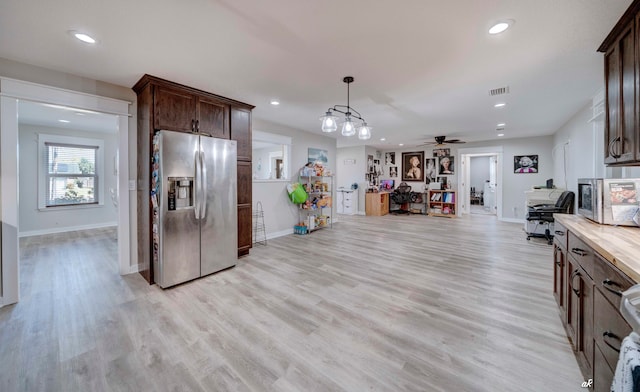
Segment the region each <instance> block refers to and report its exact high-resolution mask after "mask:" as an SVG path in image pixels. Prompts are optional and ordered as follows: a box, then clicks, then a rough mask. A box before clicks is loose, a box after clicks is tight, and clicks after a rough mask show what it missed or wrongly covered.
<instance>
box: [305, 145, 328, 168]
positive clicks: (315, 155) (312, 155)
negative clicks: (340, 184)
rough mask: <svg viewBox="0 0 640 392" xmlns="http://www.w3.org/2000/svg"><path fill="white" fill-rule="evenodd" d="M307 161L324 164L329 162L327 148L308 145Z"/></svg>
mask: <svg viewBox="0 0 640 392" xmlns="http://www.w3.org/2000/svg"><path fill="white" fill-rule="evenodd" d="M308 162H309V163H316V162H320V163H322V164H323V165H324V166H326V165H327V163H329V152H328V151H327V150H321V149H319V148H311V147H309V160H308Z"/></svg>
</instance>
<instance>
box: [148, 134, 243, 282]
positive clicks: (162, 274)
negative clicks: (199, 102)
mask: <svg viewBox="0 0 640 392" xmlns="http://www.w3.org/2000/svg"><path fill="white" fill-rule="evenodd" d="M154 150H155V151H154V157H155V158H154V160H156V161H157V165H156V167H157V179H156V182H157V186H156V191H155V194H156V197H157V210H156V211H157V212H158V214H157V216H156V217H155V219H154V221H155V222H157V224H154V227H153V230H154V248H155V247H157V248H156V249H154V250H155V251H156V252H157V257H154V260H153V263H154V265H153V267H154V280H155V282H156V284H158V285H159V286H160V287H162V288H166V287H170V286H174V285H176V284H179V283H182V282H186V281H189V280H192V279H195V278H198V277H200V276H205V275H208V274H211V273H214V272H217V271H220V270H223V269H225V268H229V267H232V266H234V265H236V260H237V243H238V230H237V227H238V219H237V216H238V212H237V197H236V195H237V167H236V164H237V162H236V160H237V158H236V156H237V149H236V141H234V140H224V139H217V138H212V137H207V136H202V135H197V134H188V133H181V132H172V131H159V132H158V133H157V134H156V135H155V138H154ZM155 176H156V174H155V173H154V177H155ZM152 202H153V200H152ZM154 214H155V212H154Z"/></svg>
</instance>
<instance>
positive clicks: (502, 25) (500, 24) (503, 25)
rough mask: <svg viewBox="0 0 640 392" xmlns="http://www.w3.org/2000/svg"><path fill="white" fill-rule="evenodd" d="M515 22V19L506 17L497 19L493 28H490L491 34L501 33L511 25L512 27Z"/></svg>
mask: <svg viewBox="0 0 640 392" xmlns="http://www.w3.org/2000/svg"><path fill="white" fill-rule="evenodd" d="M514 23H515V20H513V19H504V20H499V21H497V22H496V23H495V24H494V25H493V26H491V28H490V29H489V34H491V35H496V34H500V33H502V32H503V31H505V30H506V29H508V28H509V27H511V26H512V25H513V24H514Z"/></svg>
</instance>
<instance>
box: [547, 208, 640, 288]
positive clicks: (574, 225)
mask: <svg viewBox="0 0 640 392" xmlns="http://www.w3.org/2000/svg"><path fill="white" fill-rule="evenodd" d="M553 217H554V218H555V220H556V221H557V222H558V223H560V224H562V225H563V226H565V227H566V228H567V229H568V230H569V231H570V232H572V233H573V234H575V235H576V237H578V238H580V239H581V240H583V241H584V242H585V243H586V244H587V245H589V246H591V247H592V248H593V249H594V250H595V251H596V252H598V253H599V254H600V256H602V257H604V258H605V259H606V260H608V261H609V262H610V263H611V264H613V265H615V266H616V267H618V269H620V271H622V272H624V273H625V274H627V275H628V276H629V277H630V278H631V279H633V281H635V282H636V283H640V227H628V226H609V225H599V224H597V223H594V222H592V221H590V220H588V219H587V218H585V217H583V216H580V215H569V214H554V216H553Z"/></svg>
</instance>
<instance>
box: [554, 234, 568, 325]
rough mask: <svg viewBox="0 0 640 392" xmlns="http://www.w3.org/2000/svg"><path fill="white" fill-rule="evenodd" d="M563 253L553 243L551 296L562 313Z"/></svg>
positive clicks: (563, 295)
mask: <svg viewBox="0 0 640 392" xmlns="http://www.w3.org/2000/svg"><path fill="white" fill-rule="evenodd" d="M564 258H565V254H564V251H563V250H562V248H561V247H560V246H558V244H556V243H555V242H554V244H553V296H554V297H555V298H556V302H557V303H558V306H559V307H560V310H561V313H564V297H565V294H564V288H565V287H564V269H565V260H564Z"/></svg>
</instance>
